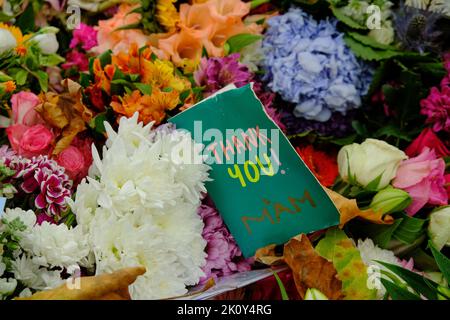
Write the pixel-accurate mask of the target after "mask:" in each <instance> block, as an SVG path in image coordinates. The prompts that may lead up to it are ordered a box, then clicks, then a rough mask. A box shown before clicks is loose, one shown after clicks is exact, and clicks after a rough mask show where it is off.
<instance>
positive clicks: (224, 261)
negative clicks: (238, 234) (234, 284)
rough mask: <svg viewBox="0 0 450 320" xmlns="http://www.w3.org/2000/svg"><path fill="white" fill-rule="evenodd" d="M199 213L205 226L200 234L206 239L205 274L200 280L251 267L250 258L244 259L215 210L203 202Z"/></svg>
mask: <svg viewBox="0 0 450 320" xmlns="http://www.w3.org/2000/svg"><path fill="white" fill-rule="evenodd" d="M199 214H200V216H201V217H202V219H203V222H204V224H205V227H204V229H203V233H202V236H203V238H204V239H205V240H206V241H207V246H206V253H207V258H206V265H205V266H204V267H203V272H204V273H205V276H204V277H203V278H202V279H201V281H205V280H207V279H209V278H210V277H211V276H213V277H221V276H227V275H230V274H233V273H235V272H242V271H247V270H250V269H251V266H250V260H246V259H244V257H243V256H242V252H241V250H240V249H239V247H238V246H237V244H236V241H235V240H234V238H233V236H232V235H231V234H230V232H229V231H228V229H227V227H226V226H225V224H224V222H223V220H222V218H221V217H220V215H219V213H218V212H217V210H216V209H215V208H213V207H211V206H208V205H206V204H203V205H201V206H200V208H199Z"/></svg>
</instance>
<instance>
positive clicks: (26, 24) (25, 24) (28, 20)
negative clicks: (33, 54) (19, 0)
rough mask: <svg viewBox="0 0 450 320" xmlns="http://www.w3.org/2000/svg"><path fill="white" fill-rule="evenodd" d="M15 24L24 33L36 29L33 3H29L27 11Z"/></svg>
mask: <svg viewBox="0 0 450 320" xmlns="http://www.w3.org/2000/svg"><path fill="white" fill-rule="evenodd" d="M14 25H15V26H16V27H19V28H20V30H21V31H22V33H23V34H26V33H30V32H33V31H34V28H35V27H36V26H35V24H34V10H33V6H32V5H31V4H29V5H28V6H27V8H26V9H25V11H24V12H23V13H22V14H21V15H20V16H19V17H18V18H17V20H16V22H15V24H14Z"/></svg>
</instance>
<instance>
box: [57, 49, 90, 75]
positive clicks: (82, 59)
mask: <svg viewBox="0 0 450 320" xmlns="http://www.w3.org/2000/svg"><path fill="white" fill-rule="evenodd" d="M61 67H62V68H63V69H66V70H67V69H70V68H75V69H78V70H80V71H87V70H88V69H89V59H88V57H87V56H86V54H84V53H82V52H79V51H76V50H75V51H70V52H69V53H68V54H67V55H66V62H65V63H64V64H62V65H61Z"/></svg>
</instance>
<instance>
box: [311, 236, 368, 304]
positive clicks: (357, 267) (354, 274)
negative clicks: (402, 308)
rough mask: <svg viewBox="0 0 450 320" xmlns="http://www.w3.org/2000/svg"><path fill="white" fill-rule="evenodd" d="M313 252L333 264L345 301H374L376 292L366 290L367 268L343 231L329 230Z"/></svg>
mask: <svg viewBox="0 0 450 320" xmlns="http://www.w3.org/2000/svg"><path fill="white" fill-rule="evenodd" d="M315 250H316V251H317V252H318V253H319V254H320V255H321V256H322V257H324V258H326V259H327V260H330V261H332V262H333V265H334V267H335V268H336V271H337V273H338V276H339V279H340V280H341V281H342V291H343V292H344V294H345V299H350V300H354V299H358V300H359V299H375V298H376V291H375V290H371V289H368V288H367V267H366V266H365V264H364V263H363V261H362V259H361V255H360V254H359V251H358V249H357V248H356V247H355V246H354V245H353V244H352V242H351V240H350V239H349V238H348V237H347V236H346V234H345V233H344V231H342V230H339V229H336V228H333V229H329V230H328V231H327V233H326V235H325V237H324V238H323V239H322V240H320V242H319V243H318V244H317V246H316V248H315Z"/></svg>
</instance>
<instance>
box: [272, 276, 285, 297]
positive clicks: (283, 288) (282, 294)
mask: <svg viewBox="0 0 450 320" xmlns="http://www.w3.org/2000/svg"><path fill="white" fill-rule="evenodd" d="M272 273H273V276H274V277H275V280H276V281H277V285H278V287H279V288H280V292H281V299H282V300H289V296H288V294H287V291H286V288H285V287H284V284H283V282H282V281H281V279H280V277H279V276H278V273H277V272H276V271H272Z"/></svg>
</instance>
